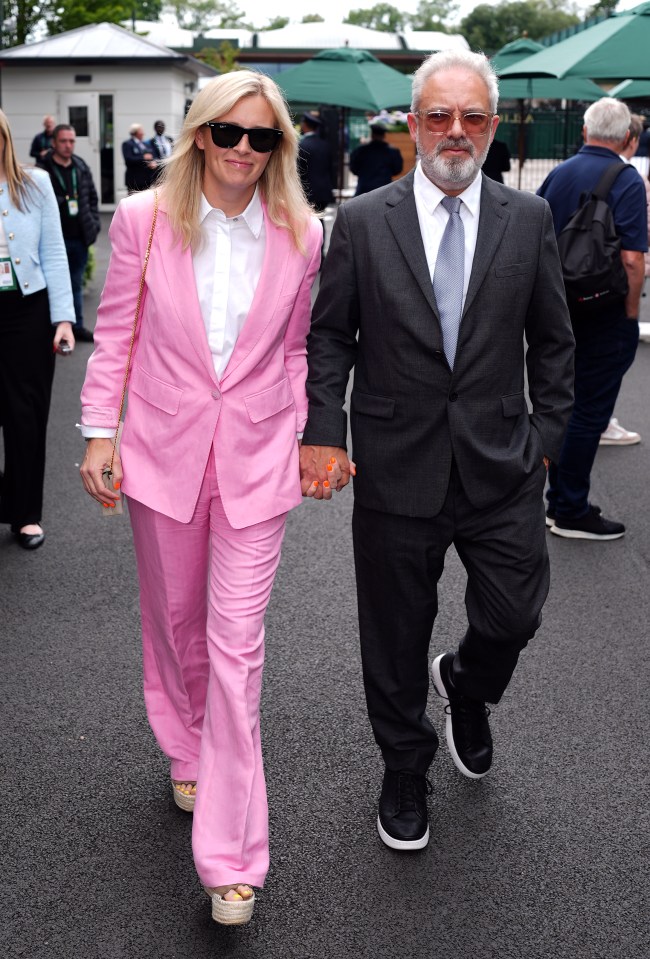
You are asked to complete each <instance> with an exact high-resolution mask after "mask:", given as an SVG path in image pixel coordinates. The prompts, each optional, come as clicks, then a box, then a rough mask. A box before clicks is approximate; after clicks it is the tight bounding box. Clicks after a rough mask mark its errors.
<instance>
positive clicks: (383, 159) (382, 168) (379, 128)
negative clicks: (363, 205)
mask: <svg viewBox="0 0 650 959" xmlns="http://www.w3.org/2000/svg"><path fill="white" fill-rule="evenodd" d="M403 166H404V160H403V159H402V154H401V153H400V151H399V150H398V149H397V148H396V147H392V146H391V145H390V144H389V143H387V142H386V126H385V124H383V123H371V124H370V142H369V143H362V144H361V146H358V147H357V148H356V150H353V151H352V154H351V156H350V171H351V172H352V173H354V175H355V176H356V177H358V181H357V189H356V193H355V196H361V194H362V193H370V191H371V190H376V189H377V187H380V186H386V184H387V183H390V182H391V180H392V179H393V177H394V176H397V174H398V173H401V172H402V168H403Z"/></svg>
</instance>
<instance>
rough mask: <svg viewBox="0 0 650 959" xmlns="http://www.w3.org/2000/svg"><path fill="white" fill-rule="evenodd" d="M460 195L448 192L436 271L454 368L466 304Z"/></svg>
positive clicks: (445, 344)
mask: <svg viewBox="0 0 650 959" xmlns="http://www.w3.org/2000/svg"><path fill="white" fill-rule="evenodd" d="M461 202H462V201H461V199H460V197H457V196H446V197H444V199H443V200H442V205H443V206H444V208H445V210H446V211H447V213H448V214H449V219H448V220H447V226H446V227H445V232H444V233H443V234H442V240H441V241H440V249H439V250H438V256H437V258H436V266H435V269H434V271H433V292H434V295H435V298H436V303H437V305H438V313H439V314H440V326H441V327H442V346H443V349H444V351H445V356H446V357H447V362H448V363H449V366H450V367H451V368H452V370H453V368H454V359H455V357H456V344H457V343H458V330H459V328H460V317H461V313H462V307H463V280H464V274H465V230H464V228H463V221H462V220H461V218H460V204H461Z"/></svg>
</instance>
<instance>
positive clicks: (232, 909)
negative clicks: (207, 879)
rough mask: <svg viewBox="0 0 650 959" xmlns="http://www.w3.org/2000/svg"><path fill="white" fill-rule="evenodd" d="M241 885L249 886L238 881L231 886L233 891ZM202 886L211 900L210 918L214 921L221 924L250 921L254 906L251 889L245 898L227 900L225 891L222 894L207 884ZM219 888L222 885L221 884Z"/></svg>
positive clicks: (231, 924)
mask: <svg viewBox="0 0 650 959" xmlns="http://www.w3.org/2000/svg"><path fill="white" fill-rule="evenodd" d="M241 886H244V887H245V888H246V889H249V888H250V887H248V886H247V885H246V883H239V884H238V885H237V886H233V887H232V889H233V891H234V890H236V889H239V888H240V887H241ZM203 888H204V890H205V892H206V894H207V895H208V896H209V897H210V899H211V900H212V918H213V919H214V921H215V922H219V923H221V925H222V926H243V925H244V923H246V922H250V920H251V919H252V917H253V908H254V906H255V893H254V892H253V890H252V889H250V895H249V896H248V897H247V898H246V899H244V898H239V899H230V900H228V899H225V898H224V896H225V895H227V893H224V895H223V896H222V895H221V893H219V892H217V890H216V889H210V888H209V886H204V887H203ZM220 888H223V887H222V886H221V887H220Z"/></svg>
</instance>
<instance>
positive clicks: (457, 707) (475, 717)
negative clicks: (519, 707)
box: [431, 653, 492, 779]
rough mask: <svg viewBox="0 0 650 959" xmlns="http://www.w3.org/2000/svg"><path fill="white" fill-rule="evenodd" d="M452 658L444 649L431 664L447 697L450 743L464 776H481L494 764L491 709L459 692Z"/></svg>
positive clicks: (439, 690) (435, 680)
mask: <svg viewBox="0 0 650 959" xmlns="http://www.w3.org/2000/svg"><path fill="white" fill-rule="evenodd" d="M453 661H454V654H453V653H443V654H442V655H441V656H437V657H436V658H435V659H434V661H433V666H432V667H431V673H432V676H433V685H434V687H435V690H436V692H437V693H438V695H439V696H440V697H441V698H442V699H444V701H445V713H446V716H447V746H448V747H449V752H450V753H451V756H452V759H453V760H454V763H455V764H456V767H457V768H458V769H460V771H461V772H462V774H463V776H468V777H469V778H470V779H481V778H482V777H483V776H485V774H486V772H487V771H488V770H489V768H490V766H491V765H492V735H491V733H490V724H489V723H488V716H489V715H490V710H489V709H488V708H487V706H486V705H485V703H482V702H480V701H479V700H478V699H470V698H469V697H468V696H461V695H460V693H457V692H456V690H455V689H454V686H453V683H452V681H451V664H452V663H453Z"/></svg>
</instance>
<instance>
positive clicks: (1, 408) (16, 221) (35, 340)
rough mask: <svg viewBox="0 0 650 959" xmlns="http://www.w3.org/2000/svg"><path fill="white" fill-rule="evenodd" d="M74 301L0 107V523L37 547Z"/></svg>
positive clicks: (56, 235)
mask: <svg viewBox="0 0 650 959" xmlns="http://www.w3.org/2000/svg"><path fill="white" fill-rule="evenodd" d="M73 322H74V306H73V303H72V288H71V285H70V273H69V269H68V259H67V256H66V252H65V245H64V243H63V235H62V233H61V218H60V216H59V210H58V206H57V202H56V199H55V196H54V191H53V189H52V184H51V182H50V178H49V176H48V174H47V173H45V172H44V171H42V170H36V169H33V170H25V169H23V168H22V167H21V166H20V165H19V164H18V162H17V161H16V156H15V153H14V147H13V141H12V139H11V131H10V129H9V123H8V121H7V117H6V116H5V114H4V113H3V112H2V110H0V422H1V423H2V431H3V439H4V454H5V462H4V475H3V476H2V477H1V480H0V522H1V523H9V524H10V525H11V531H12V533H13V534H14V536H15V537H16V540H17V541H18V543H19V544H20V545H21V546H22V547H24V548H25V549H36V548H37V547H39V546H41V545H42V543H43V541H44V539H45V534H44V533H43V528H42V526H41V513H42V506H43V479H44V476H45V440H46V430H47V418H48V413H49V409H50V395H51V392H52V379H53V376H54V359H55V353H56V352H63V353H65V352H70V351H71V350H73V349H74V335H73V333H72V323H73Z"/></svg>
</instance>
